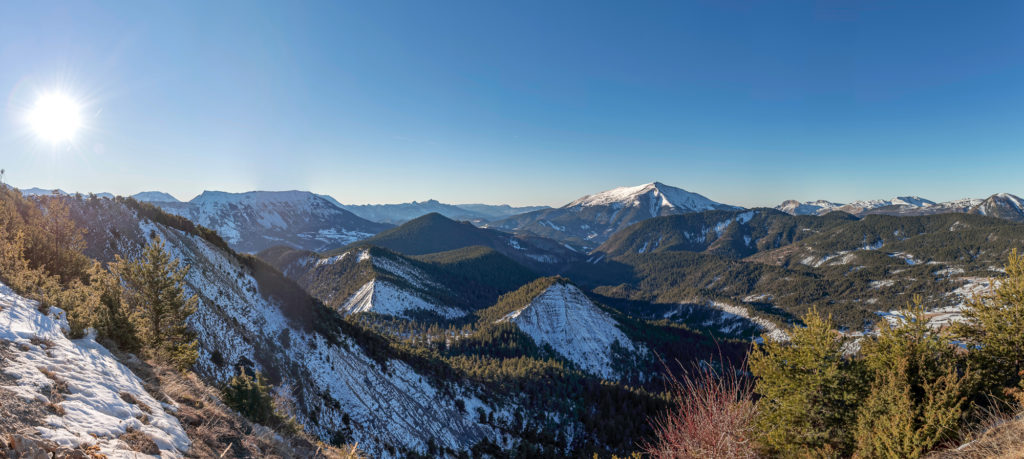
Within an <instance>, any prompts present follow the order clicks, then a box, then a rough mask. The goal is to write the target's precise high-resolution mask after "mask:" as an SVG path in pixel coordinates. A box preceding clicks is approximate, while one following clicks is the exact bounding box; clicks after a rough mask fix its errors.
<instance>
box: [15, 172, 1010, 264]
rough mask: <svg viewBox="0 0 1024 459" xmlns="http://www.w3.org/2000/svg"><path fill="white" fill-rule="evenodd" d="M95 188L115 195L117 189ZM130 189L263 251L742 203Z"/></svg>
mask: <svg viewBox="0 0 1024 459" xmlns="http://www.w3.org/2000/svg"><path fill="white" fill-rule="evenodd" d="M56 191H57V192H58V193H60V194H69V193H66V192H64V191H62V190H56ZM22 192H23V193H25V194H29V195H46V194H51V193H53V192H54V191H53V190H47V189H41V188H29V189H25V190H22ZM97 196H99V197H107V198H112V197H113V195H111V194H110V193H99V194H97ZM132 197H133V198H135V199H136V200H138V201H144V202H149V203H152V204H154V205H156V206H158V207H161V208H163V209H164V210H166V211H168V212H171V213H174V214H178V215H181V216H184V217H187V218H189V219H191V220H193V221H195V222H196V223H199V224H201V225H203V226H207V227H210V228H212V229H214V230H216V231H217V232H218V233H219V234H220V235H221V236H222V237H223V238H224V239H225V240H226V241H227V242H228V243H229V244H230V245H231V246H232V247H233V248H235V249H236V250H240V251H243V252H258V251H261V250H263V249H266V248H269V247H273V246H275V245H282V244H283V245H288V246H290V247H293V248H299V249H305V250H314V251H327V250H331V249H335V248H339V247H343V246H346V245H348V244H351V243H353V242H356V241H359V240H362V239H365V238H368V237H371V236H373V235H375V234H377V233H379V232H381V231H384V230H386V229H388V228H392V227H394V226H395V225H401V224H404V223H407V222H410V221H413V220H416V219H418V218H421V217H423V216H425V215H428V214H436V215H438V216H443V217H445V218H446V219H449V220H457V221H469V222H472V223H473V224H475V225H478V226H483V227H486V228H491V229H496V230H500V231H504V232H508V233H514V234H516V235H519V236H520V237H521V238H529V237H533V238H538V239H537V240H538V241H543V242H540V243H541V244H542V245H545V244H548V245H549V244H551V243H552V242H551V241H557V243H558V245H560V246H561V247H560V248H559V250H561V249H562V248H567V249H568V250H572V251H576V252H579V253H589V252H591V251H593V250H595V249H596V248H597V247H598V246H600V245H601V244H603V243H605V242H606V241H608V240H609V238H611V237H612V235H614V234H616V233H618V232H619V231H620V230H622V229H624V228H626V227H628V226H630V225H633V224H635V223H638V222H641V221H645V220H648V219H651V218H654V217H659V216H669V215H685V214H691V213H697V212H705V211H711V210H742V209H743V208H742V207H737V206H733V205H729V204H723V203H719V202H716V201H713V200H711V199H708V198H707V197H704V196H702V195H700V194H697V193H692V192H689V191H686V190H683V189H681V188H676V187H672V186H669V185H665V184H663V183H660V182H653V183H648V184H645V185H639V186H632V187H619V188H614V189H611V190H607V191H603V192H600V193H596V194H592V195H587V196H583V197H581V198H579V199H576V200H574V201H572V202H570V203H568V204H566V205H564V206H562V207H559V208H548V207H544V206H526V207H513V206H508V205H489V204H460V205H455V204H446V203H442V202H439V201H437V200H428V201H422V202H417V201H414V202H410V203H403V204H367V205H347V204H342V203H340V202H338V201H337V200H336V199H334V198H332V197H330V196H327V195H318V194H314V193H310V192H303V191H285V192H271V191H253V192H248V193H226V192H214V191H207V192H203V194H201V195H199V196H197V197H196V198H194V199H192V200H191V201H188V202H182V201H179V200H178V199H176V198H175V197H174V196H172V195H170V194H167V193H164V192H160V191H146V192H142V193H138V194H135V195H133V196H132ZM775 209H776V210H779V211H782V212H785V213H788V214H791V215H825V214H827V213H829V212H837V211H838V212H845V213H848V214H851V215H854V216H858V217H862V216H865V215H876V214H880V215H902V216H913V215H934V214H943V213H969V214H979V215H987V216H992V217H997V218H1002V219H1006V220H1011V221H1015V222H1024V199H1021V198H1019V197H1017V196H1014V195H1012V194H1008V193H1001V194H994V195H992V196H989V197H988V198H985V199H971V198H965V199H959V200H955V201H948V202H938V203H937V202H935V201H931V200H929V199H925V198H922V197H919V196H899V197H895V198H892V199H875V200H863V201H854V202H850V203H837V202H832V201H827V200H817V201H808V202H798V201H794V200H790V201H785V202H783V203H782V204H780V205H778V206H776V207H775ZM485 245H486V244H485ZM520 261H523V260H520Z"/></svg>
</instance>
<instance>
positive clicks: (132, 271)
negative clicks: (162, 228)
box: [111, 237, 199, 370]
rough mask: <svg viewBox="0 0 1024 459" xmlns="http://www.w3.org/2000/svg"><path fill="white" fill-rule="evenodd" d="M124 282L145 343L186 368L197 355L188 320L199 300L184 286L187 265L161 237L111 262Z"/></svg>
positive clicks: (161, 356) (126, 294)
mask: <svg viewBox="0 0 1024 459" xmlns="http://www.w3.org/2000/svg"><path fill="white" fill-rule="evenodd" d="M111 267H112V270H113V271H114V272H116V273H117V274H118V275H119V276H120V278H121V282H122V283H123V285H124V291H125V303H126V304H127V306H128V309H129V311H131V313H130V317H131V319H132V322H134V323H135V326H136V327H137V329H138V332H139V335H140V338H141V340H142V344H143V345H144V346H145V347H146V349H148V350H149V351H150V352H152V353H153V354H154V356H156V357H158V358H160V359H162V360H164V361H166V362H168V363H171V364H172V365H174V366H175V367H176V368H178V369H181V370H184V369H187V368H189V367H191V366H192V364H193V363H194V362H195V360H196V358H197V357H198V342H197V341H196V339H195V333H194V332H192V331H191V330H190V329H189V328H188V324H187V319H188V317H189V316H190V315H191V314H192V313H193V312H195V310H196V306H197V305H198V303H199V299H198V297H196V296H194V295H193V296H192V297H186V296H185V291H184V289H183V285H184V283H185V276H186V275H187V274H188V269H189V268H188V266H181V262H180V261H179V260H177V259H172V258H171V256H170V254H168V253H167V252H166V251H165V250H164V243H163V241H162V240H161V239H160V238H159V237H155V238H154V239H153V241H152V242H150V243H149V244H147V245H146V247H145V248H144V249H143V251H142V255H141V257H139V258H138V259H135V260H132V261H125V260H124V259H122V258H121V257H117V260H116V261H115V262H114V263H112V264H111Z"/></svg>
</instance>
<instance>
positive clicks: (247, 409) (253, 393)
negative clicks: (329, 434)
mask: <svg viewBox="0 0 1024 459" xmlns="http://www.w3.org/2000/svg"><path fill="white" fill-rule="evenodd" d="M253 373H254V375H253V376H249V374H248V373H247V372H246V369H245V367H239V368H238V374H237V375H235V376H234V377H232V378H231V379H230V380H229V381H228V383H227V385H226V386H224V390H223V394H222V399H223V400H224V404H225V405H227V406H228V407H230V408H231V409H234V410H235V411H238V412H239V413H241V414H242V416H245V417H246V418H247V419H249V420H250V421H252V422H255V423H257V424H262V425H265V426H268V427H272V428H275V429H277V430H278V431H281V432H284V433H292V434H294V433H296V432H299V431H301V430H302V426H301V425H300V424H299V423H298V422H296V420H295V418H292V417H287V416H284V415H282V414H281V413H280V412H278V411H277V410H276V409H275V407H274V398H273V396H272V395H271V393H270V390H271V386H270V383H269V382H267V380H266V378H264V377H263V375H262V374H260V372H259V371H254V372H253ZM346 433H347V434H348V435H350V434H351V432H335V436H334V437H333V438H332V441H335V440H336V442H335V443H334V444H342V443H347V442H348V439H349V438H348V435H346Z"/></svg>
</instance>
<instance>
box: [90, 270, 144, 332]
mask: <svg viewBox="0 0 1024 459" xmlns="http://www.w3.org/2000/svg"><path fill="white" fill-rule="evenodd" d="M89 284H90V285H91V286H92V287H93V288H94V289H96V290H97V291H98V292H99V304H98V306H97V308H96V312H95V316H96V317H95V318H94V319H93V327H94V328H95V329H96V332H97V333H98V334H99V336H101V337H104V338H107V339H109V340H111V341H113V342H114V343H116V344H117V347H118V348H119V349H121V350H122V351H127V352H138V351H139V349H140V343H139V338H138V333H137V332H136V328H135V324H134V323H132V321H131V320H130V318H129V317H128V314H127V312H126V311H125V307H124V304H123V302H122V298H121V297H122V294H123V290H122V288H121V283H120V282H119V281H118V279H117V277H115V276H114V275H112V274H111V273H110V272H108V271H106V270H104V269H103V268H102V266H100V264H99V263H94V264H93V267H92V269H91V270H90V271H89Z"/></svg>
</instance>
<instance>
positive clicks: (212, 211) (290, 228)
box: [153, 191, 390, 253]
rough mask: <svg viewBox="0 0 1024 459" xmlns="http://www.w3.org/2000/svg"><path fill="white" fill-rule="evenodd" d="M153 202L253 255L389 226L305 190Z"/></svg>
mask: <svg viewBox="0 0 1024 459" xmlns="http://www.w3.org/2000/svg"><path fill="white" fill-rule="evenodd" d="M153 204H154V205H156V206H159V207H160V208H161V209H163V210H164V211H165V212H168V213H172V214H177V215H180V216H182V217H185V218H187V219H189V220H192V221H193V222H195V223H198V224H200V225H203V226H205V227H207V228H211V229H213V230H214V231H216V232H217V234H219V235H220V236H221V237H222V238H224V240H225V241H226V242H227V243H228V244H229V245H231V248H233V249H235V250H237V251H240V252H250V253H252V252H259V251H260V250H263V249H266V248H269V247H272V246H275V245H288V246H291V247H295V248H300V249H306V250H315V251H324V250H330V249H334V248H338V247H342V246H345V245H347V244H350V243H352V242H355V241H358V240H360V239H365V238H367V237H370V236H372V235H374V234H376V233H377V232H380V231H382V230H384V229H387V228H389V227H390V225H385V224H381V223H375V222H371V221H368V220H364V219H362V218H359V217H357V216H356V215H354V214H353V213H351V212H349V211H347V210H345V209H342V208H340V207H338V206H337V205H335V204H334V203H332V202H331V201H329V200H327V199H325V198H324V197H322V196H319V195H316V194H313V193H309V192H306V191H252V192H248V193H225V192H222V191H204V192H203V194H201V195H199V196H197V197H195V198H194V199H192V200H191V201H189V202H166V201H163V202H153Z"/></svg>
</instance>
